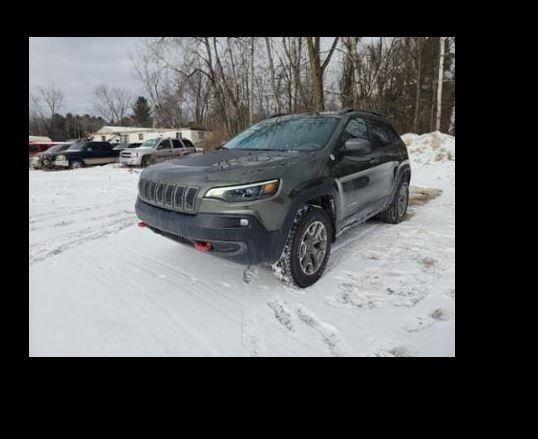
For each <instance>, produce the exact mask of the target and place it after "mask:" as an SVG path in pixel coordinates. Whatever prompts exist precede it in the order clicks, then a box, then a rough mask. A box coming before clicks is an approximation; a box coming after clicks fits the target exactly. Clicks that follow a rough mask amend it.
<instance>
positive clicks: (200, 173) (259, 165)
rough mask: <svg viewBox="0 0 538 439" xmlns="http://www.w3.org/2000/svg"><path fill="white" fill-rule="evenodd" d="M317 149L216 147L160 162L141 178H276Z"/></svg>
mask: <svg viewBox="0 0 538 439" xmlns="http://www.w3.org/2000/svg"><path fill="white" fill-rule="evenodd" d="M315 156H316V152H310V151H245V150H226V149H222V150H217V151H210V152H207V153H205V154H200V155H198V154H197V155H194V154H192V155H188V156H186V157H184V158H181V159H178V160H173V161H169V162H164V163H159V164H156V165H153V166H150V167H149V168H146V169H145V170H144V171H143V172H142V174H141V178H147V179H149V180H155V181H162V182H167V183H175V184H185V185H195V186H200V187H209V186H218V185H223V186H225V185H233V184H246V183H253V182H257V181H262V180H265V179H272V178H279V177H281V176H282V175H283V174H285V173H286V172H287V171H289V169H290V168H293V167H296V166H298V165H300V166H301V167H302V166H305V165H307V163H308V162H309V161H311V160H312V158H313V157H315Z"/></svg>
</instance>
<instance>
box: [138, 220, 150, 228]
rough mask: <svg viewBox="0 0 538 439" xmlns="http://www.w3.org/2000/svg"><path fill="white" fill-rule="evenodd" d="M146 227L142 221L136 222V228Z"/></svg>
mask: <svg viewBox="0 0 538 439" xmlns="http://www.w3.org/2000/svg"><path fill="white" fill-rule="evenodd" d="M147 226H148V225H147V224H146V223H145V222H144V221H139V222H138V227H147Z"/></svg>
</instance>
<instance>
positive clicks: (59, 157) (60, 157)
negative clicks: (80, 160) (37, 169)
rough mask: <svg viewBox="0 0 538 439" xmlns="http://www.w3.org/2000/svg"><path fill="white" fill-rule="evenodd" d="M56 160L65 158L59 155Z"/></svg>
mask: <svg viewBox="0 0 538 439" xmlns="http://www.w3.org/2000/svg"><path fill="white" fill-rule="evenodd" d="M56 160H65V156H64V155H61V154H60V155H59V156H58V157H56Z"/></svg>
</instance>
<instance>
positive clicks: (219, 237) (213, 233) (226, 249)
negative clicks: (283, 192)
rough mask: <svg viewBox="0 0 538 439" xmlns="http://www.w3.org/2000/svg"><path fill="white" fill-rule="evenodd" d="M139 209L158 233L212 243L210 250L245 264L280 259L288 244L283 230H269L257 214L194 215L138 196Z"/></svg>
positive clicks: (190, 242) (186, 241)
mask: <svg viewBox="0 0 538 439" xmlns="http://www.w3.org/2000/svg"><path fill="white" fill-rule="evenodd" d="M135 210H136V214H137V216H138V217H139V218H140V219H141V220H142V221H143V222H144V223H146V224H147V225H148V226H149V228H150V229H151V230H153V231H154V232H155V233H158V234H160V235H163V236H166V237H167V238H170V239H173V240H175V241H177V242H180V243H182V244H186V245H190V246H195V244H199V243H209V244H211V248H210V250H208V253H210V254H213V255H215V256H221V257H225V258H227V259H229V260H231V261H234V262H238V263H241V264H247V265H259V264H264V263H269V264H270V263H273V262H276V261H277V260H278V258H279V257H280V255H281V253H282V249H283V247H284V238H285V235H284V234H283V233H282V231H280V230H278V231H274V232H270V231H267V230H266V229H265V228H264V227H263V225H262V224H261V223H260V222H259V220H258V219H257V218H256V217H255V216H253V215H238V214H219V213H198V214H195V215H190V214H184V213H180V212H174V211H172V210H167V209H163V208H160V207H157V206H152V205H150V204H148V203H145V202H144V201H142V200H141V199H140V198H137V201H136V206H135ZM241 220H243V221H241ZM245 220H247V221H245ZM247 222H248V224H247Z"/></svg>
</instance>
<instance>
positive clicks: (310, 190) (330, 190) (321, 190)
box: [280, 177, 339, 247]
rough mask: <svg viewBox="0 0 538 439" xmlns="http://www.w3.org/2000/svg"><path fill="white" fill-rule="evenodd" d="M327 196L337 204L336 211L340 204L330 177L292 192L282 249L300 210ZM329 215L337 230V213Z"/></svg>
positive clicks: (285, 219)
mask: <svg viewBox="0 0 538 439" xmlns="http://www.w3.org/2000/svg"><path fill="white" fill-rule="evenodd" d="M326 196H328V197H330V198H331V199H332V200H333V202H334V203H335V205H334V208H335V210H336V208H337V203H339V198H338V192H337V188H336V184H335V183H334V179H332V178H330V177H327V178H323V179H320V180H317V181H314V182H312V181H310V182H307V183H303V184H301V185H300V186H298V187H296V188H294V189H293V190H292V191H291V192H290V198H291V199H292V203H291V206H290V208H289V209H288V213H287V214H286V217H285V218H284V221H283V223H282V227H281V228H280V230H281V235H282V236H281V238H282V241H283V242H282V247H283V246H284V243H285V239H286V238H287V236H288V232H289V230H290V228H291V226H292V225H293V221H294V220H295V217H296V216H297V212H299V210H300V209H301V208H302V207H304V206H305V205H306V204H308V203H309V202H310V201H312V200H315V199H317V198H320V197H326ZM329 214H330V216H331V219H332V221H333V227H334V229H335V230H336V212H333V213H332V214H331V212H329ZM335 230H334V231H335ZM334 235H335V233H333V240H334V238H335V236H334Z"/></svg>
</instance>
